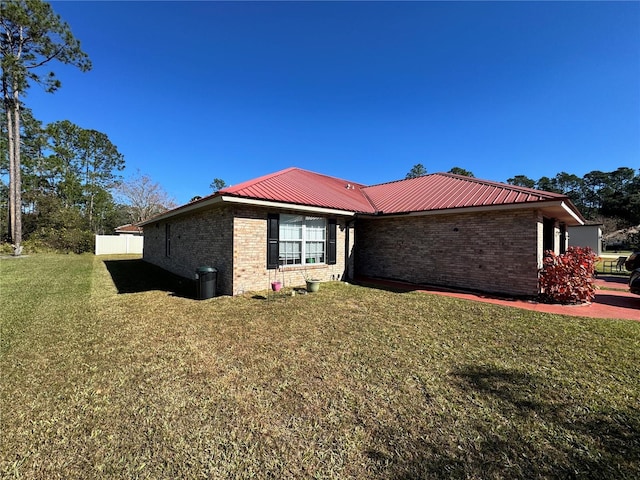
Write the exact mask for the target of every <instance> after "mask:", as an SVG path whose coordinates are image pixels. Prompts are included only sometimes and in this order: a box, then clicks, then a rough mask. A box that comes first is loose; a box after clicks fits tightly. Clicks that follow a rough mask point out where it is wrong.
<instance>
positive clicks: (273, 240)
mask: <svg viewBox="0 0 640 480" xmlns="http://www.w3.org/2000/svg"><path fill="white" fill-rule="evenodd" d="M279 240H280V215H278V214H277V213H270V214H268V215H267V269H268V270H273V269H274V268H278V250H279V248H278V247H279V245H280V241H279Z"/></svg>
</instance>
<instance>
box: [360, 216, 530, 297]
mask: <svg viewBox="0 0 640 480" xmlns="http://www.w3.org/2000/svg"><path fill="white" fill-rule="evenodd" d="M539 220H541V217H540V216H539V214H538V212H536V211H534V210H512V211H501V212H495V213H492V212H482V213H473V214H472V213H466V214H451V215H449V214H443V215H426V216H411V217H396V218H371V219H363V218H360V219H358V220H357V224H356V229H357V232H358V238H357V242H356V265H355V266H356V272H357V274H358V275H364V276H371V277H382V278H390V279H398V280H403V281H408V282H412V283H424V284H433V285H443V286H450V287H459V288H465V289H473V290H481V291H486V292H495V293H506V294H510V295H535V294H537V291H538V283H537V278H538V277H537V272H538V265H539V262H540V259H541V252H540V246H539V239H540V238H541V234H540V233H539V230H540V231H541V228H542V227H541V224H540V223H539Z"/></svg>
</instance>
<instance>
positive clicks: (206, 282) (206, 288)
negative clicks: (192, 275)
mask: <svg viewBox="0 0 640 480" xmlns="http://www.w3.org/2000/svg"><path fill="white" fill-rule="evenodd" d="M217 280H218V270H216V269H215V268H213V267H198V268H196V288H197V292H196V293H197V295H196V298H197V299H198V300H206V299H207V298H213V297H215V296H216V282H217Z"/></svg>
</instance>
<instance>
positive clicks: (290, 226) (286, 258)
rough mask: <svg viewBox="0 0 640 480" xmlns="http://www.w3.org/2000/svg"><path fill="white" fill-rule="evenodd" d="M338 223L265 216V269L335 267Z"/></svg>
mask: <svg viewBox="0 0 640 480" xmlns="http://www.w3.org/2000/svg"><path fill="white" fill-rule="evenodd" d="M337 225H338V223H337V220H336V219H335V218H329V219H328V220H327V219H324V218H322V217H307V216H304V215H279V214H277V213H270V214H268V215H267V269H275V268H278V267H280V266H281V265H311V264H314V263H320V264H326V265H335V264H336V259H337V255H336V253H337V252H336V244H337V242H336V240H337Z"/></svg>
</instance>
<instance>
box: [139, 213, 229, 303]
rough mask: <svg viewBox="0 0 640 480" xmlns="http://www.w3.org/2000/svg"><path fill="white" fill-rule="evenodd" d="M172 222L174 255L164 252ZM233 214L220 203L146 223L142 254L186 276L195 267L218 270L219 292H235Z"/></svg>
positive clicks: (147, 258) (193, 275)
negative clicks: (182, 214) (233, 290)
mask: <svg viewBox="0 0 640 480" xmlns="http://www.w3.org/2000/svg"><path fill="white" fill-rule="evenodd" d="M167 223H169V224H170V226H171V255H170V256H168V257H167V256H165V232H166V224H167ZM232 246H233V217H232V216H231V214H230V208H229V207H228V206H224V205H223V206H218V207H214V208H209V209H206V210H201V211H198V212H193V213H189V214H187V215H184V216H178V217H174V218H171V219H169V220H167V221H161V222H158V223H152V224H150V225H147V226H145V236H144V253H143V258H144V260H145V261H147V262H149V263H153V264H155V265H158V266H160V267H162V268H164V269H165V270H168V271H170V272H173V273H175V274H177V275H181V276H183V277H186V278H191V279H193V278H195V271H196V268H198V267H200V266H204V265H206V266H210V267H214V268H216V269H217V270H218V279H217V280H218V282H217V293H218V294H230V293H231V292H232V280H233V259H232V256H231V252H232Z"/></svg>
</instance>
